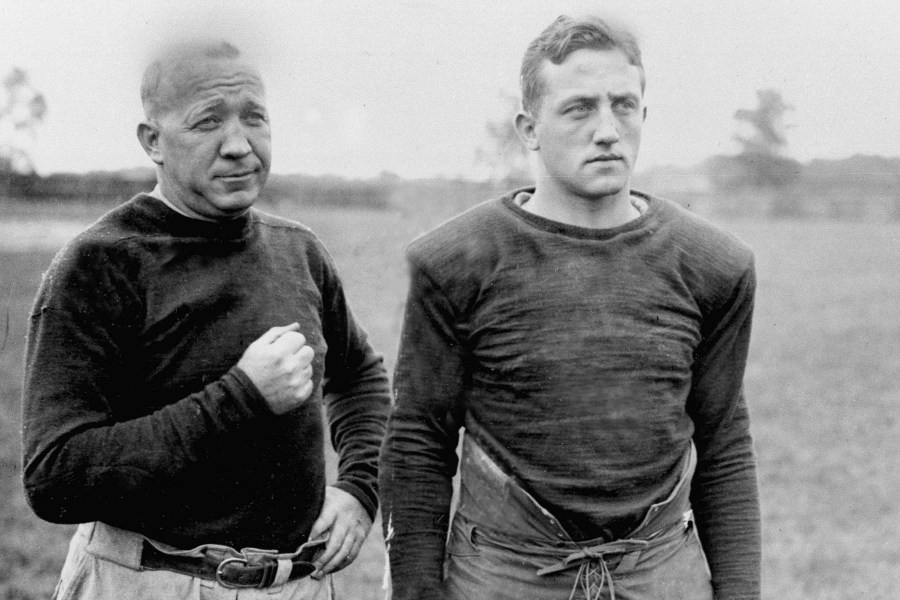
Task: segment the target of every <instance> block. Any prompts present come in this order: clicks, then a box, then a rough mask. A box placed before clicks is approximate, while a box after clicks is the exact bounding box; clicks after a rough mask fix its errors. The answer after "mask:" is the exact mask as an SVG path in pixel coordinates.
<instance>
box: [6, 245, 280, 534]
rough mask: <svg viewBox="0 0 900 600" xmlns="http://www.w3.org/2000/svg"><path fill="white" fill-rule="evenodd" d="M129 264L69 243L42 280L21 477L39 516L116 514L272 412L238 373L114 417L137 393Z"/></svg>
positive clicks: (109, 251) (31, 344)
mask: <svg viewBox="0 0 900 600" xmlns="http://www.w3.org/2000/svg"><path fill="white" fill-rule="evenodd" d="M133 270H134V267H133V266H132V265H130V264H129V262H128V260H127V258H126V257H125V256H124V255H123V254H122V253H120V252H118V250H117V248H116V247H115V246H104V245H102V244H95V245H82V246H77V247H70V248H69V249H68V251H66V252H64V253H63V254H62V255H60V257H58V259H57V260H55V261H54V264H53V265H52V266H51V268H50V270H49V271H48V273H47V274H46V275H45V277H44V281H43V285H42V288H41V291H40V292H39V295H38V298H37V300H36V303H35V306H34V309H33V311H32V315H31V320H30V325H29V332H28V341H27V347H26V361H25V387H24V397H23V430H22V433H23V447H24V452H25V456H24V463H25V464H24V481H25V490H26V493H27V497H28V499H29V502H30V503H31V506H32V508H33V509H34V511H35V512H36V513H37V515H38V516H40V517H42V518H44V519H46V520H49V521H54V522H61V523H79V522H86V521H93V520H98V519H101V518H102V519H104V520H115V519H116V518H117V517H116V516H117V515H121V514H123V512H124V511H127V510H130V508H129V507H133V506H139V503H136V502H135V501H136V500H137V499H139V498H141V497H142V496H144V495H145V494H146V490H148V489H154V488H160V487H165V486H167V485H168V484H170V483H171V482H172V481H173V478H175V477H177V476H178V475H179V474H180V473H182V472H183V470H184V469H185V467H186V465H189V464H192V463H195V462H197V461H199V460H201V459H202V457H204V456H206V455H208V454H209V453H210V452H212V451H213V449H214V448H215V444H216V440H217V439H219V438H220V437H221V436H222V435H223V434H225V433H227V432H231V431H234V430H236V429H237V428H239V427H240V426H241V425H242V424H243V423H245V422H247V421H248V420H250V419H253V418H254V417H256V416H258V415H264V414H267V413H268V414H271V413H269V411H268V409H267V408H266V405H265V401H264V399H263V398H262V397H261V396H260V395H259V393H258V391H257V390H256V388H255V387H254V386H253V384H252V382H250V380H249V379H248V378H247V377H246V375H244V374H243V373H242V372H241V371H240V370H239V369H237V368H233V369H231V370H229V371H228V372H226V373H225V374H224V375H222V376H220V377H219V378H217V379H215V380H213V381H211V382H210V383H208V384H207V385H206V386H205V387H204V388H203V389H202V390H200V391H197V392H195V393H190V394H185V396H184V397H183V398H182V399H180V400H178V401H175V402H173V403H170V404H167V405H165V406H161V407H160V408H159V409H158V410H156V411H154V412H151V413H149V414H144V415H142V416H134V417H132V418H122V417H121V415H118V416H117V415H116V414H115V409H114V408H113V406H114V405H115V404H117V405H120V406H121V405H123V404H127V403H128V398H127V396H128V394H131V393H137V391H138V389H139V388H138V382H135V381H130V380H129V377H128V375H127V373H128V370H127V369H126V366H125V364H123V363H124V360H125V359H124V357H125V355H126V354H127V351H128V344H129V343H130V342H129V341H128V340H130V339H133V337H134V335H135V334H136V333H137V332H138V331H139V330H140V327H141V324H140V315H141V312H142V306H141V302H140V300H139V294H138V291H137V290H136V289H135V288H134V284H133V282H132V281H133V280H130V278H129V275H130V274H133V273H132V272H133ZM211 350H214V349H211Z"/></svg>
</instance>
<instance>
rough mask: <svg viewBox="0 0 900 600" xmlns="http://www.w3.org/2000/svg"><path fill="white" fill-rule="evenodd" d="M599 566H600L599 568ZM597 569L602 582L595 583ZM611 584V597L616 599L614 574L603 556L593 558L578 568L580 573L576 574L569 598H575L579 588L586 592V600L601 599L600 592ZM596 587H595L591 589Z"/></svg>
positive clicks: (611, 599) (571, 599) (613, 599)
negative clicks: (610, 571) (611, 573)
mask: <svg viewBox="0 0 900 600" xmlns="http://www.w3.org/2000/svg"><path fill="white" fill-rule="evenodd" d="M598 567H599V568H598ZM597 571H599V572H600V583H599V584H596V587H595V584H594V583H593V582H594V580H595V579H596V577H597ZM604 585H609V598H610V600H616V587H615V586H614V585H613V580H612V575H610V573H609V567H608V566H606V561H605V560H603V557H602V556H599V557H597V558H592V559H591V560H589V561H588V562H583V563H581V567H579V568H578V575H576V576H575V584H574V585H572V592H571V593H570V594H569V600H573V598H575V594H576V593H577V592H578V588H579V587H580V588H581V591H583V592H584V599H585V600H599V599H600V593H601V592H603V586H604ZM592 587H595V589H593V590H592V589H591V588H592Z"/></svg>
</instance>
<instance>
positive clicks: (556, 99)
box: [529, 49, 646, 199]
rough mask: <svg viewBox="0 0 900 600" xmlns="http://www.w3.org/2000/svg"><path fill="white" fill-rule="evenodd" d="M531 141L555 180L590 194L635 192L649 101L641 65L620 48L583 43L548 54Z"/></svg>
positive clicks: (552, 181)
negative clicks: (565, 52) (559, 54)
mask: <svg viewBox="0 0 900 600" xmlns="http://www.w3.org/2000/svg"><path fill="white" fill-rule="evenodd" d="M540 76H541V78H542V81H543V89H544V93H543V96H542V99H541V103H540V108H539V109H538V114H537V115H535V116H534V121H533V130H532V132H531V138H532V139H531V142H530V143H529V146H530V147H531V149H532V150H538V152H539V157H540V160H541V162H542V163H543V166H544V171H545V172H544V175H546V176H549V177H550V181H548V182H547V183H548V184H549V185H551V186H554V187H556V188H557V189H559V190H560V191H561V192H563V193H566V194H569V195H573V196H577V197H579V198H584V199H598V198H601V197H608V196H614V195H619V194H625V195H627V194H629V193H630V183H629V182H630V178H631V172H632V170H633V169H634V163H635V161H636V160H637V154H638V148H639V147H640V143H641V129H642V127H643V123H644V116H645V114H646V109H645V108H644V106H643V93H642V91H641V71H640V69H638V67H635V66H634V65H631V64H629V63H628V59H627V58H626V57H625V54H624V53H622V52H621V51H619V50H591V49H582V50H576V51H575V52H573V53H572V54H570V55H569V56H567V57H566V59H565V60H564V61H563V62H562V63H561V64H558V65H555V64H553V63H552V62H550V61H549V60H545V61H544V64H543V68H542V70H541V73H540Z"/></svg>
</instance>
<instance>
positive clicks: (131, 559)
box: [85, 521, 144, 571]
mask: <svg viewBox="0 0 900 600" xmlns="http://www.w3.org/2000/svg"><path fill="white" fill-rule="evenodd" d="M143 550H144V538H143V537H142V536H141V535H140V534H137V533H134V532H133V531H127V530H125V529H119V528H118V527H113V526H112V525H107V524H106V523H103V522H102V521H96V522H94V523H93V529H92V532H91V537H90V541H89V542H88V544H87V546H85V551H86V552H90V553H91V554H93V555H94V556H99V557H100V558H104V559H106V560H108V561H110V562H113V563H115V564H117V565H119V566H122V567H126V568H128V569H132V570H134V571H140V570H141V553H142V552H143Z"/></svg>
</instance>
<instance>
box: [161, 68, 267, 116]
mask: <svg viewBox="0 0 900 600" xmlns="http://www.w3.org/2000/svg"><path fill="white" fill-rule="evenodd" d="M169 73H171V75H172V76H171V77H170V78H167V79H166V80H165V81H166V82H165V86H164V89H163V90H161V93H160V100H161V104H162V109H163V111H172V110H176V109H179V108H185V107H186V106H189V107H191V111H190V112H195V111H197V110H203V109H205V108H208V107H209V106H213V105H216V104H221V103H223V102H224V101H226V99H227V97H228V96H230V95H234V94H237V93H240V92H241V91H243V90H247V91H249V93H250V94H251V100H252V101H253V102H254V104H257V105H259V106H263V107H264V106H265V86H264V85H263V82H262V78H261V77H260V76H259V74H258V73H256V72H255V70H253V69H247V68H246V67H243V66H241V67H240V70H239V72H236V73H218V74H213V75H210V69H208V68H207V69H199V70H198V69H196V68H193V66H188V67H187V68H184V67H183V65H178V66H176V67H175V68H173V69H172V70H171V71H169Z"/></svg>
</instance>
